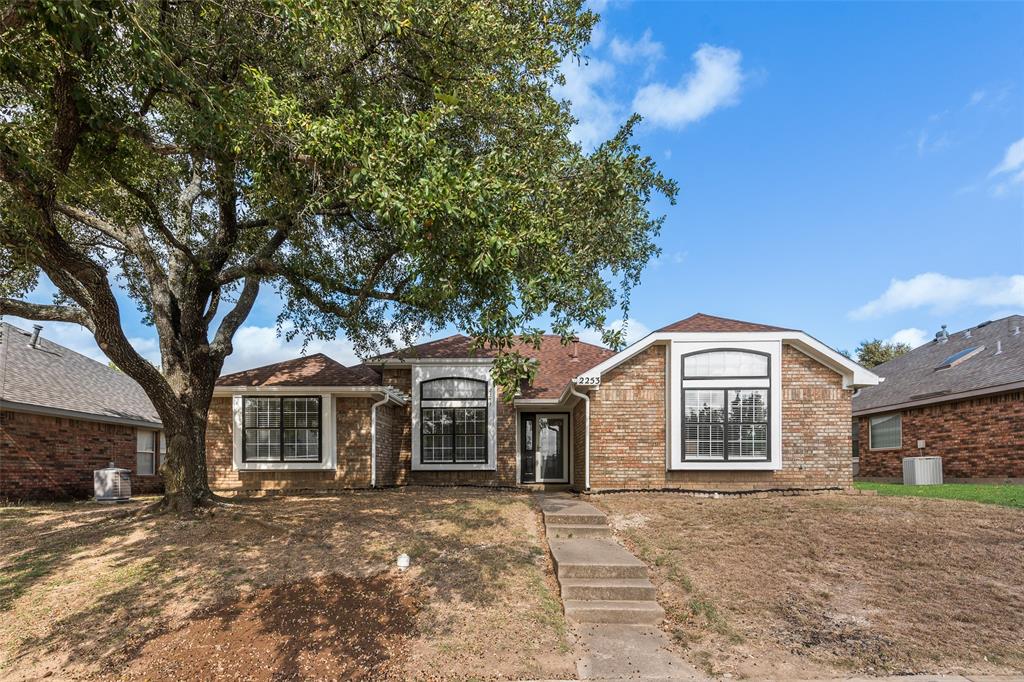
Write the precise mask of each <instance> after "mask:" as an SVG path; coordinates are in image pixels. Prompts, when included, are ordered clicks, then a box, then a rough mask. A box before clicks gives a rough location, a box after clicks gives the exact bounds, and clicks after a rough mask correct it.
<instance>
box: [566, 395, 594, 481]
mask: <svg viewBox="0 0 1024 682" xmlns="http://www.w3.org/2000/svg"><path fill="white" fill-rule="evenodd" d="M569 393H570V394H571V395H574V396H576V397H577V398H582V399H583V489H584V490H590V396H588V395H587V394H585V393H579V392H577V391H576V385H575V384H569Z"/></svg>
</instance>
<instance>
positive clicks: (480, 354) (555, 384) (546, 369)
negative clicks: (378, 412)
mask: <svg viewBox="0 0 1024 682" xmlns="http://www.w3.org/2000/svg"><path fill="white" fill-rule="evenodd" d="M472 343H473V340H472V339H471V338H470V337H468V336H465V335H463V334H455V335H453V336H447V337H445V338H443V339H438V340H437V341H428V342H427V343H421V344H419V345H416V346H412V347H410V348H406V349H404V350H402V351H398V352H395V353H386V354H384V355H378V356H377V357H376V358H375V359H376V360H386V359H389V358H399V357H401V358H406V359H409V360H418V359H419V360H422V359H453V360H454V359H458V358H493V357H495V356H497V354H498V351H497V350H495V349H493V348H487V347H484V348H480V349H477V350H473V348H472ZM512 350H516V351H518V352H520V353H522V354H523V355H525V356H526V357H528V358H533V359H535V360H537V362H538V368H537V376H536V377H535V378H534V381H533V385H532V386H530V387H528V388H527V389H526V390H524V391H523V394H522V396H521V397H522V398H558V397H560V396H561V395H562V391H564V390H565V387H566V385H568V383H569V382H570V381H572V379H573V377H575V376H576V375H578V374H582V373H583V372H585V371H587V370H588V369H590V368H591V367H594V366H595V365H598V364H600V363H601V362H603V361H604V360H606V359H608V358H610V357H611V356H612V355H615V352H614V351H611V350H609V349H607V348H603V347H601V346H595V345H594V344H592V343H584V342H582V341H580V342H578V343H577V345H576V357H575V358H574V357H572V353H573V344H571V343H570V344H569V345H566V346H563V345H562V338H561V337H560V336H558V335H555V334H545V335H544V336H543V337H541V344H540V348H534V347H533V346H532V345H531V344H529V343H517V344H516V345H515V346H513V347H512Z"/></svg>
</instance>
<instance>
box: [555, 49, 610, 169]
mask: <svg viewBox="0 0 1024 682" xmlns="http://www.w3.org/2000/svg"><path fill="white" fill-rule="evenodd" d="M561 70H562V74H563V75H564V76H565V85H559V86H556V87H555V88H554V89H553V94H554V95H555V97H557V98H559V99H566V100H569V102H570V103H571V104H572V114H573V116H575V117H576V119H577V120H578V122H577V123H576V125H575V126H573V129H572V139H573V140H574V141H575V142H578V143H579V144H580V145H581V146H582V147H583V148H584V149H585V150H589V149H593V148H594V147H595V146H597V145H599V144H600V143H602V142H604V141H605V140H607V139H608V138H610V137H611V136H612V135H614V134H615V132H616V131H617V130H618V126H619V124H620V123H621V119H622V118H623V117H622V110H621V107H620V106H619V105H618V104H617V103H616V102H615V101H614V100H613V99H612V98H611V97H608V96H605V95H604V94H603V93H602V92H601V90H603V89H604V87H605V86H607V85H608V84H609V82H610V81H611V80H612V79H613V78H614V77H615V67H614V66H613V65H612V64H611V63H609V62H606V61H602V60H600V59H591V60H589V61H588V62H584V63H580V62H577V61H576V60H575V59H572V58H569V59H566V60H565V61H563V62H562V66H561Z"/></svg>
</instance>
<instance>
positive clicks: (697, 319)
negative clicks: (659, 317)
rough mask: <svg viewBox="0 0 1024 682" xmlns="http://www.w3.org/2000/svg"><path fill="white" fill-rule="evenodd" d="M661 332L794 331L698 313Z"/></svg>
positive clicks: (662, 329)
mask: <svg viewBox="0 0 1024 682" xmlns="http://www.w3.org/2000/svg"><path fill="white" fill-rule="evenodd" d="M658 331H659V332H787V331H793V330H791V329H786V328H785V327H773V326H771V325H768V324H758V323H756V322H744V321H743V320H730V319H729V318H727V317H715V316H714V315H705V314H704V313H697V314H696V315H691V316H690V317H687V318H686V319H685V320H679V321H678V322H673V323H672V324H670V325H666V326H664V327H662V328H661V329H659V330H658Z"/></svg>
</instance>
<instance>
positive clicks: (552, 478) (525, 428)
mask: <svg viewBox="0 0 1024 682" xmlns="http://www.w3.org/2000/svg"><path fill="white" fill-rule="evenodd" d="M520 433H521V435H522V438H521V442H520V453H521V460H520V469H519V470H520V476H521V480H522V482H523V483H534V482H537V483H568V482H569V415H568V414H553V413H552V414H547V413H543V412H537V413H524V414H523V416H522V420H521V422H520Z"/></svg>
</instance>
